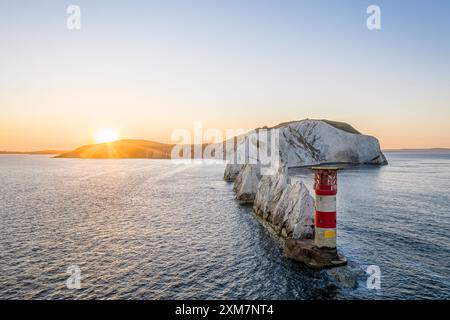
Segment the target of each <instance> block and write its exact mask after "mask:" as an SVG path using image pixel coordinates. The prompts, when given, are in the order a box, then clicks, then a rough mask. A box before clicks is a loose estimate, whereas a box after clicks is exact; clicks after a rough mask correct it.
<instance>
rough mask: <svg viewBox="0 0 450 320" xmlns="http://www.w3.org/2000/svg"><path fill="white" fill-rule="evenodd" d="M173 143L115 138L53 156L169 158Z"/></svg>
mask: <svg viewBox="0 0 450 320" xmlns="http://www.w3.org/2000/svg"><path fill="white" fill-rule="evenodd" d="M173 147H174V144H166V143H159V142H154V141H147V140H130V139H127V140H117V141H114V142H107V143H99V144H89V145H85V146H82V147H79V148H77V149H75V150H72V151H69V152H64V153H61V154H60V155H58V156H56V157H55V158H87V159H104V158H108V159H110V158H113V159H114V158H117V159H121V158H149V159H170V155H171V152H172V148H173Z"/></svg>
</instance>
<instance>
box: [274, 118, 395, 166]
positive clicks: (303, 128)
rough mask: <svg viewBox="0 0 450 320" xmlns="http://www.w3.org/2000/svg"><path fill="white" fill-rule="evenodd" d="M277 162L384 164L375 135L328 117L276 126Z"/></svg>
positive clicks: (292, 164)
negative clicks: (277, 132) (277, 141)
mask: <svg viewBox="0 0 450 320" xmlns="http://www.w3.org/2000/svg"><path fill="white" fill-rule="evenodd" d="M279 129H280V156H281V161H282V162H283V163H286V164H287V165H288V166H289V167H295V166H304V165H312V164H321V163H335V162H338V163H352V164H380V165H384V164H387V161H386V158H385V156H384V155H383V153H382V152H381V150H380V144H379V142H378V140H377V139H376V138H375V137H372V136H367V135H363V134H361V133H359V132H358V131H356V130H355V129H354V128H353V127H351V126H350V125H348V124H345V123H341V122H333V121H328V120H302V121H297V122H292V123H288V124H285V125H280V126H279Z"/></svg>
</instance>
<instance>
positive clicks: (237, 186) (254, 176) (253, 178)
mask: <svg viewBox="0 0 450 320" xmlns="http://www.w3.org/2000/svg"><path fill="white" fill-rule="evenodd" d="M260 172H261V167H260V166H259V165H257V164H246V165H244V166H243V168H242V170H241V171H240V172H239V174H238V175H237V177H236V180H235V181H234V186H233V190H234V192H235V193H236V199H237V200H239V202H241V203H243V204H252V203H253V201H254V200H255V195H256V191H257V190H258V185H259V180H260V179H261V173H260Z"/></svg>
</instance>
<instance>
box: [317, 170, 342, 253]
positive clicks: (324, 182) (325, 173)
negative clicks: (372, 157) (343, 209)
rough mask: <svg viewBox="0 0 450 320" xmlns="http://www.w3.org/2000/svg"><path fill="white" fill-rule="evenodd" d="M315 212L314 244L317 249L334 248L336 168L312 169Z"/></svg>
mask: <svg viewBox="0 0 450 320" xmlns="http://www.w3.org/2000/svg"><path fill="white" fill-rule="evenodd" d="M312 170H313V171H314V190H315V193H316V211H315V217H314V225H315V233H314V244H315V245H316V246H317V247H319V248H334V249H335V248H336V194H337V170H338V168H336V167H313V168H312Z"/></svg>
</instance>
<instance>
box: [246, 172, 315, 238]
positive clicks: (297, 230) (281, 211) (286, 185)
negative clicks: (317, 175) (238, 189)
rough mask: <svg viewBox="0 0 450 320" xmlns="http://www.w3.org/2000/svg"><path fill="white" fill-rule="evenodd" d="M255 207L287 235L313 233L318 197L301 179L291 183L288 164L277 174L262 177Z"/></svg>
mask: <svg viewBox="0 0 450 320" xmlns="http://www.w3.org/2000/svg"><path fill="white" fill-rule="evenodd" d="M253 210H254V212H255V213H256V214H258V215H259V216H262V217H263V219H264V220H266V221H268V222H269V223H270V224H271V225H272V227H273V229H274V230H275V231H277V233H278V234H279V235H281V236H283V237H289V238H292V239H311V238H312V237H313V233H314V220H313V219H314V199H313V197H312V196H311V194H310V193H309V191H308V189H307V188H306V186H305V185H304V184H303V183H302V182H301V181H295V182H294V183H291V181H290V179H289V176H288V174H287V168H286V167H282V168H281V169H280V170H279V171H278V173H277V174H275V175H273V176H264V177H262V179H261V181H260V183H259V185H258V190H257V193H256V196H255V201H254V205H253Z"/></svg>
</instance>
